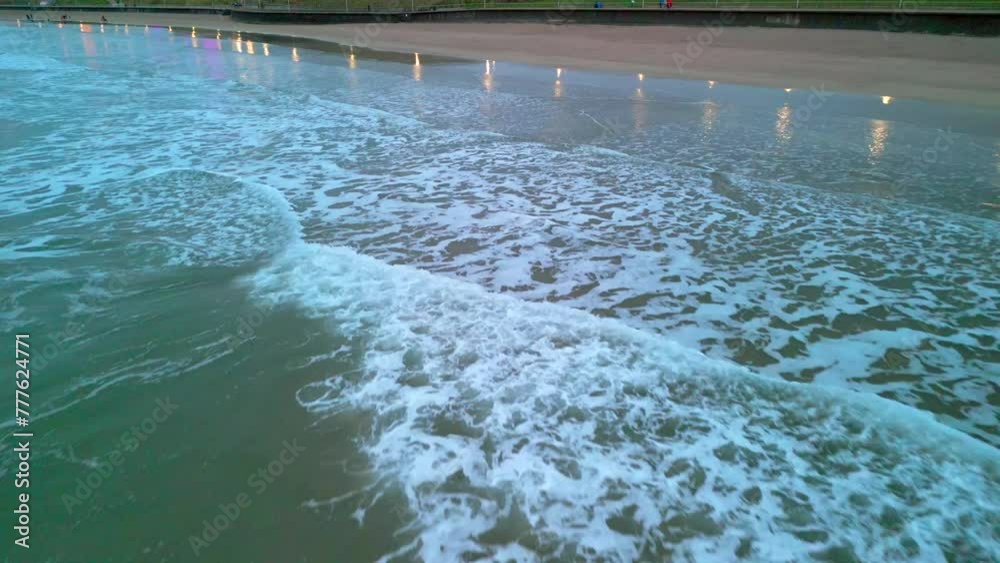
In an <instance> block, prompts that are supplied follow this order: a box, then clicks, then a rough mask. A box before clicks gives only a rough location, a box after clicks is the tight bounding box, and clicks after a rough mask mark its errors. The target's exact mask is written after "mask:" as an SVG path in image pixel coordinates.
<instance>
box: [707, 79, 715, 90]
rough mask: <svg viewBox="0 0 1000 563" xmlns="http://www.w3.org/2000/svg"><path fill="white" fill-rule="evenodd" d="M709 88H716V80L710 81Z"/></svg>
mask: <svg viewBox="0 0 1000 563" xmlns="http://www.w3.org/2000/svg"><path fill="white" fill-rule="evenodd" d="M708 87H709V88H715V81H714V80H709V81H708Z"/></svg>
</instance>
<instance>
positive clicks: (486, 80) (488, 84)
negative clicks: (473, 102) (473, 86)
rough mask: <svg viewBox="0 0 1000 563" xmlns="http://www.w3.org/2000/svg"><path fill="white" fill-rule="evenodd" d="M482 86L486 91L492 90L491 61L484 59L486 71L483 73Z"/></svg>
mask: <svg viewBox="0 0 1000 563" xmlns="http://www.w3.org/2000/svg"><path fill="white" fill-rule="evenodd" d="M483 88H486V91H487V92H492V91H493V63H492V61H489V60H487V61H486V71H485V72H484V73H483Z"/></svg>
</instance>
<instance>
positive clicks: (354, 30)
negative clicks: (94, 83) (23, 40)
mask: <svg viewBox="0 0 1000 563" xmlns="http://www.w3.org/2000/svg"><path fill="white" fill-rule="evenodd" d="M67 14H69V15H70V16H71V18H70V21H71V22H72V23H74V24H75V23H99V22H100V19H101V16H104V17H106V18H107V19H108V23H109V24H129V25H142V24H148V25H157V26H176V27H187V28H192V27H193V28H198V29H205V30H212V31H215V30H219V31H225V32H246V33H259V34H268V35H276V36H282V37H287V38H289V39H303V40H309V41H321V42H327V43H331V44H337V45H343V46H355V47H359V48H364V49H370V50H378V51H390V52H397V53H413V52H419V53H421V54H424V55H431V56H434V55H436V56H443V57H449V58H457V59H465V60H470V61H476V60H484V59H489V60H502V61H509V62H518V63H527V64H534V65H541V66H557V67H566V68H575V69H585V70H597V71H611V72H633V73H634V72H641V73H644V74H646V75H647V76H650V77H660V78H673V79H686V80H714V81H718V82H724V83H732V84H743V85H749V86H762V87H781V88H796V89H808V88H821V89H825V90H831V91H837V92H846V93H858V94H875V95H880V96H892V97H895V98H903V99H906V98H908V99H917V100H924V101H930V102H944V103H954V104H965V105H973V106H980V107H988V108H1000V57H998V56H997V55H996V53H1000V38H992V37H965V36H939V35H925V34H914V33H892V34H882V33H879V32H872V31H852V30H825V29H775V28H753V27H746V28H737V27H726V28H722V30H721V32H719V33H718V34H717V35H714V34H708V35H711V40H710V41H708V42H707V43H706V42H704V41H703V42H702V45H704V46H701V45H699V44H698V43H697V36H698V34H699V32H702V31H705V30H708V29H709V28H707V27H706V28H692V27H683V26H649V27H634V26H610V25H588V24H566V25H559V26H553V25H547V24H535V23H374V24H373V23H368V24H360V23H355V24H255V23H243V22H237V21H234V20H232V19H231V18H230V17H229V16H224V15H218V14H190V13H153V12H128V13H108V12H86V11H67ZM23 16H24V14H21V13H19V12H16V11H12V10H3V11H0V21H11V22H13V21H14V20H16V19H20V18H23ZM22 23H23V20H22ZM705 36H706V34H704V33H703V34H702V37H703V38H704V37H705Z"/></svg>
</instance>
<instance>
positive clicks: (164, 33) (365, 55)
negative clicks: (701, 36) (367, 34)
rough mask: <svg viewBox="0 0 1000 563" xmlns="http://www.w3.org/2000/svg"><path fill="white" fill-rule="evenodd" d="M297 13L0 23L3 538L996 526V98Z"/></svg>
mask: <svg viewBox="0 0 1000 563" xmlns="http://www.w3.org/2000/svg"><path fill="white" fill-rule="evenodd" d="M309 47H315V45H308V46H307V45H296V44H295V43H281V42H276V41H275V39H274V38H267V37H253V36H246V35H232V34H221V33H220V34H216V33H215V32H214V30H197V31H193V30H191V29H189V28H185V29H179V28H174V29H163V28H156V27H148V28H147V27H145V26H130V27H128V28H126V27H125V26H113V25H107V26H103V27H101V26H97V25H67V26H62V27H60V26H56V25H34V24H31V25H29V24H28V23H27V22H20V23H19V24H9V25H6V24H5V25H0V133H2V135H0V217H2V223H0V225H2V226H0V235H2V237H0V265H2V267H3V269H4V277H3V278H2V280H0V288H2V290H3V299H4V301H3V304H4V307H3V308H2V309H0V322H2V323H3V326H4V328H5V330H4V334H7V335H8V338H12V336H9V335H11V334H13V333H15V332H19V333H24V332H27V333H30V334H31V342H32V347H33V348H32V350H33V354H34V355H33V356H32V375H33V377H32V387H31V423H30V429H31V430H32V431H33V432H34V434H35V438H34V441H33V444H32V447H33V453H32V456H33V457H32V473H33V477H32V488H31V492H32V494H33V497H32V498H33V504H32V511H33V512H32V514H33V520H32V544H33V545H32V550H33V551H32V552H31V559H24V558H23V554H22V553H20V552H17V551H13V552H9V555H7V556H6V557H7V559H8V560H11V561H21V560H32V561H34V560H37V561H83V560H87V561H129V562H131V561H197V560H204V561H336V562H343V561H350V562H353V561H449V562H450V561H480V560H482V561H697V562H703V561H734V560H742V561H953V562H969V561H996V560H997V559H1000V547H998V546H1000V526H998V523H997V517H996V515H997V514H998V513H1000V453H998V451H997V447H998V445H1000V414H998V413H1000V377H998V376H1000V352H998V338H1000V331H998V326H1000V309H998V305H997V303H998V294H1000V281H998V280H1000V276H998V273H1000V272H998V267H997V263H996V250H995V249H996V248H997V243H998V239H1000V230H998V229H997V225H998V223H997V210H996V207H993V206H990V205H985V204H996V203H1000V198H998V191H1000V136H998V132H1000V113H998V112H995V111H990V110H985V109H976V108H962V107H950V106H947V105H940V104H927V103H921V102H916V101H909V100H905V99H900V98H899V94H901V93H897V92H889V93H886V94H885V95H884V96H870V95H867V96H865V95H849V94H835V93H831V92H827V91H826V90H825V89H824V87H823V85H822V84H818V85H816V86H815V88H814V89H812V90H791V91H785V90H784V89H781V88H774V89H761V88H747V87H739V86H733V85H727V84H723V83H715V82H710V83H706V82H693V81H675V80H658V79H654V78H651V77H644V76H641V75H637V74H630V73H627V72H622V73H620V74H599V73H586V72H580V71H575V70H571V69H556V68H541V67H533V66H524V65H514V64H510V63H505V62H503V61H479V62H469V61H455V60H445V59H436V58H434V57H429V56H426V55H419V54H387V53H381V54H380V53H372V52H365V51H362V50H360V49H359V50H357V51H356V52H355V53H354V54H349V53H348V52H346V51H343V50H341V49H339V48H332V49H327V50H325V51H324V50H316V49H312V48H309ZM807 110H808V111H807ZM9 392H10V393H11V394H13V393H14V390H13V384H12V385H11V388H10V390H9ZM163 405H176V406H175V407H174V408H171V409H167V412H166V413H165V411H164V410H163V409H164V407H163ZM154 418H155V420H154ZM147 421H153V422H152V423H148V422H147ZM144 424H145V425H144ZM0 427H2V430H3V432H4V434H8V433H10V432H12V431H14V430H15V428H16V427H15V426H14V425H13V421H12V420H9V421H4V422H2V423H0ZM136 429H137V430H136ZM12 440H13V439H12V438H9V437H8V438H5V440H4V443H3V444H2V445H0V447H2V455H0V473H3V474H4V476H5V477H7V476H10V475H11V474H12V472H13V471H14V469H15V467H14V465H13V460H14V456H13V452H11V448H12V446H13V445H14V444H13V442H12ZM261 471H263V472H264V473H260V472H261ZM95 476H96V477H95ZM6 482H9V481H6ZM4 490H5V491H6V493H5V497H9V499H13V498H14V494H15V490H14V488H13V486H11V485H7V486H5V487H4ZM240 495H244V497H245V499H249V502H248V503H247V502H244V503H243V504H242V505H240V507H239V509H238V511H235V512H234V509H233V506H236V505H235V504H234V503H236V502H237V500H236V499H238V498H240ZM10 502H13V500H11V501H10ZM5 510H6V509H5ZM11 522H12V519H11ZM12 526H13V524H12V523H11V524H9V525H7V526H5V530H10V529H11V528H12ZM5 534H8V532H7V531H5ZM6 538H7V536H6V535H5V543H4V546H5V547H4V553H8V552H7V546H9V545H11V543H10V542H11V541H12V540H10V539H6ZM18 549H19V548H18Z"/></svg>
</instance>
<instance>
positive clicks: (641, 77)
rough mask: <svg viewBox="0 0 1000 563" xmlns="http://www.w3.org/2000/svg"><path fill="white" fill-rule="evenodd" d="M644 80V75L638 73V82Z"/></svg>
mask: <svg viewBox="0 0 1000 563" xmlns="http://www.w3.org/2000/svg"><path fill="white" fill-rule="evenodd" d="M645 79H646V75H645V74H643V73H641V72H640V73H639V82H642V81H643V80H645Z"/></svg>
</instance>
